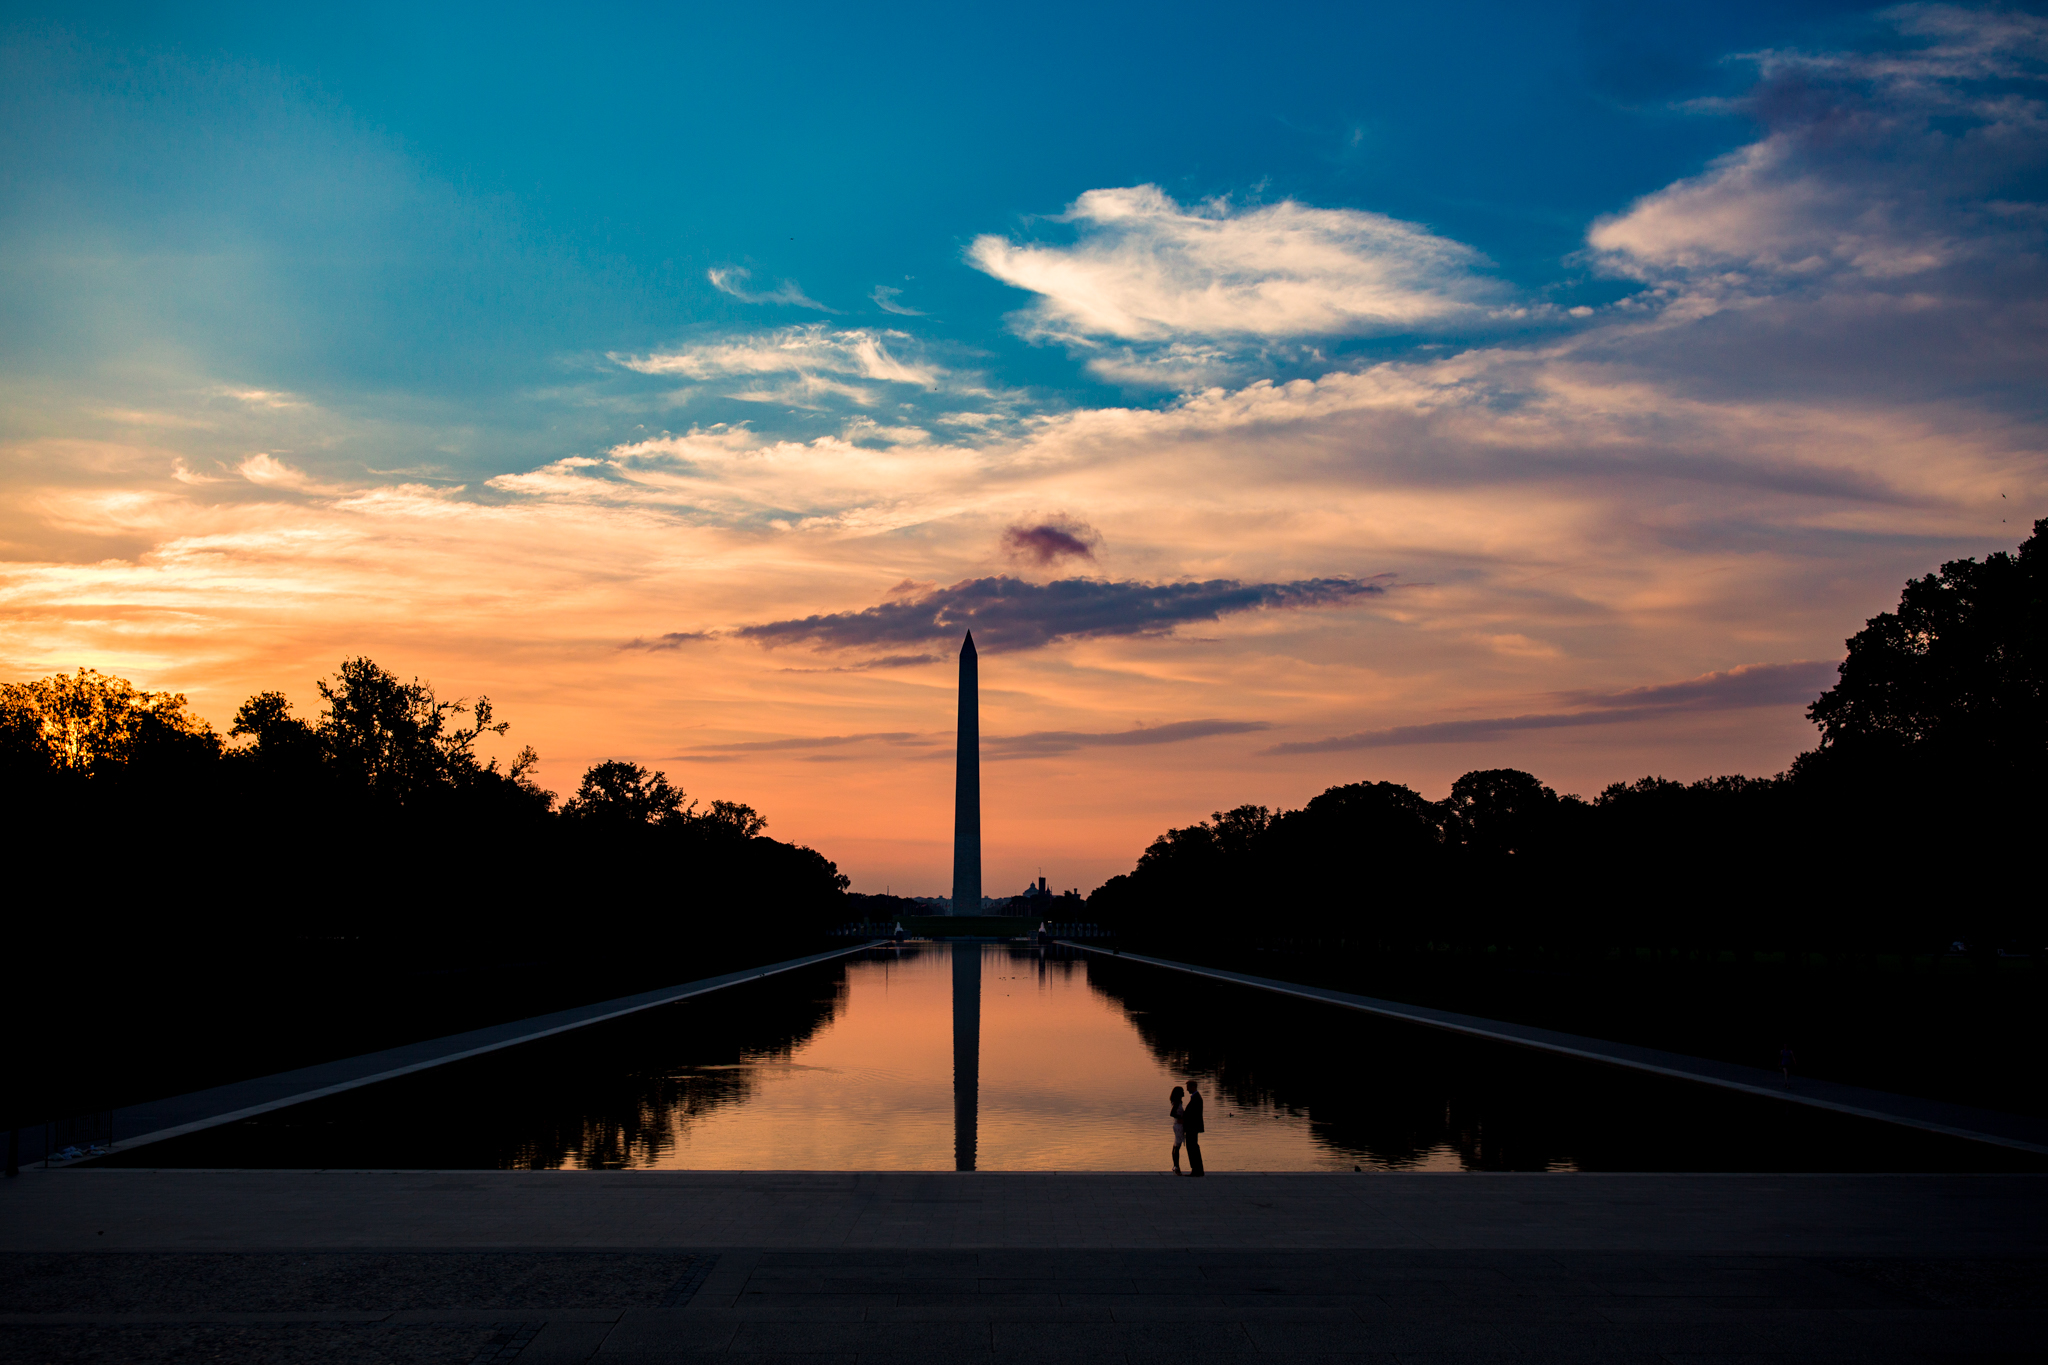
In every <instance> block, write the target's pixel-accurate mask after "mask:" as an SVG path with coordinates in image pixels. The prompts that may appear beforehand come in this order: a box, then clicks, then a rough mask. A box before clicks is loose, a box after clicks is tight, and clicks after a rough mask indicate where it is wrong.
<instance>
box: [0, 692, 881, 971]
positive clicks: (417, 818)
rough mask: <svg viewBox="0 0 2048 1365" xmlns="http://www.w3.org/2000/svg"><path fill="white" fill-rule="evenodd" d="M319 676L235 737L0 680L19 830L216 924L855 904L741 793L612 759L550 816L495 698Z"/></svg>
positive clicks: (176, 698)
mask: <svg viewBox="0 0 2048 1365" xmlns="http://www.w3.org/2000/svg"><path fill="white" fill-rule="evenodd" d="M316 688H317V691H318V694H319V697H320V699H321V702H322V705H321V708H320V710H319V712H318V713H317V714H316V715H315V716H313V717H311V718H304V717H301V716H299V715H297V714H295V712H294V709H293V707H292V704H291V701H290V700H289V698H287V697H286V696H285V695H284V693H282V692H279V691H263V692H259V693H257V694H256V695H254V696H252V697H250V698H249V699H248V700H247V701H245V702H243V703H242V705H241V707H240V708H239V709H238V710H237V711H236V713H235V717H234V721H233V724H232V725H231V726H230V727H229V729H228V734H227V740H226V742H225V743H224V742H223V740H222V738H221V736H219V735H218V734H216V733H215V732H214V730H213V729H212V727H211V726H209V725H208V724H207V723H206V722H205V721H204V720H202V719H200V718H199V717H198V716H196V715H195V714H193V712H192V710H191V708H190V706H189V705H188V703H187V701H186V699H185V698H184V697H183V696H182V695H179V694H176V693H170V692H150V691H146V690H143V689H140V688H137V687H135V686H134V685H133V684H131V683H129V682H128V681H126V680H125V679H121V678H116V677H112V676H110V675H107V674H103V673H98V672H94V671H93V670H90V669H81V670H79V671H78V672H77V673H76V674H73V675H66V674H58V675H55V676H53V677H49V678H43V679H40V680H37V681H33V682H23V683H9V684H4V685H0V772H4V777H5V791H6V796H7V803H8V807H9V810H8V821H9V825H10V828H11V830H12V831H13V832H14V833H15V834H16V835H17V836H18V837H20V838H21V839H22V841H23V846H24V847H36V848H39V849H41V850H44V851H45V852H46V853H47V852H54V853H56V854H58V855H59V856H63V857H65V858H67V859H68V860H69V862H70V864H71V865H73V866H78V867H86V868H90V869H91V878H92V885H93V889H94V890H95V891H96V892H98V893H100V898H101V899H105V898H111V897H116V896H123V895H125V896H128V897H130V898H131V900H132V899H133V898H135V897H142V898H143V899H142V900H141V901H140V902H137V903H150V904H160V903H162V899H163V896H164V894H165V893H166V892H167V891H169V890H170V889H172V888H178V889H180V890H182V891H185V892H187V893H189V894H190V895H191V896H194V897H198V898H201V899H203V900H204V901H205V903H206V904H207V905H208V906H209V907H210V908H209V912H208V921H207V925H206V928H205V929H204V930H203V932H206V933H213V932H252V931H254V932H264V933H277V932H283V933H288V934H289V933H294V932H304V933H314V934H324V933H336V932H339V933H359V932H366V933H372V934H387V933H396V932H401V931H402V932H406V933H414V934H417V933H422V932H426V933H440V934H447V933H457V934H476V933H503V932H508V931H515V929H516V928H517V927H518V926H532V925H536V924H538V923H539V922H541V921H542V920H543V919H545V918H546V917H547V916H548V915H549V914H552V913H555V912H556V911H557V910H559V908H561V907H565V906H570V905H580V904H588V903H593V902H597V903H605V904H608V905H613V906H616V905H619V904H622V903H635V904H639V905H643V906H645V905H652V904H655V903H662V904H666V905H668V906H669V907H671V909H670V910H669V911H668V912H667V918H665V919H664V920H663V921H662V925H661V929H660V932H663V933H667V932H670V931H671V930H672V929H673V930H675V931H682V930H683V928H684V926H685V925H688V924H691V923H693V922H694V923H696V924H697V925H698V928H697V929H696V930H694V932H699V933H703V932H714V927H713V926H715V924H717V923H725V924H730V923H734V922H739V921H740V920H741V919H742V916H741V914H740V907H741V906H746V907H747V908H748V915H747V916H746V917H745V918H746V922H747V923H750V924H759V923H769V924H773V923H783V924H786V926H787V927H788V928H789V929H790V930H792V931H799V932H810V931H814V930H816V929H818V928H820V927H822V926H826V925H830V924H836V923H838V922H840V921H841V920H842V919H843V918H844V912H843V906H842V904H841V902H840V893H841V892H842V891H843V889H844V887H845V886H846V878H845V877H844V876H842V875H840V873H839V870H838V868H836V867H835V866H833V864H832V863H831V862H830V861H829V860H827V859H825V858H824V857H822V856H821V855H819V854H818V853H816V852H815V851H814V850H811V849H807V848H801V847H797V846H793V845H789V844H784V843H780V842H778V841H776V840H773V839H770V838H768V837H767V835H766V829H767V820H766V818H765V817H763V816H762V815H761V814H760V812H758V811H756V810H754V809H753V808H752V807H750V806H747V805H745V804H743V803H740V802H734V801H713V802H711V803H710V805H709V806H708V807H706V808H704V809H702V810H699V809H698V807H697V804H696V803H695V802H694V801H691V800H690V799H689V797H688V796H687V795H686V794H685V793H684V792H683V791H682V790H681V788H679V787H677V786H675V785H674V784H672V783H671V782H670V781H669V780H668V778H667V776H666V775H665V774H663V773H659V772H649V771H648V770H647V769H646V768H644V767H641V766H640V765H638V764H636V763H632V762H629V761H626V760H621V759H609V760H606V761H603V762H600V763H597V764H594V765H592V766H591V767H590V769H589V770H588V771H586V772H585V773H584V774H583V776H582V779H581V781H580V782H579V784H578V786H577V789H576V794H575V795H574V796H573V797H572V798H571V799H570V800H569V801H568V802H567V803H566V804H565V805H564V806H563V807H562V809H561V810H560V811H557V810H556V809H555V798H554V795H553V794H552V793H550V792H548V791H545V790H543V789H542V788H541V787H540V786H539V785H538V784H537V783H536V782H535V780H534V770H535V768H536V765H537V764H538V763H539V758H538V756H537V755H536V754H535V753H534V751H533V750H532V748H531V747H527V748H524V749H522V750H520V751H519V753H518V754H517V755H516V756H515V757H514V758H512V759H511V761H510V762H509V763H505V762H501V761H500V760H498V759H496V758H491V757H487V756H486V755H485V753H484V752H482V750H483V749H484V747H485V742H486V741H487V740H497V739H501V738H502V737H503V736H505V735H506V733H507V732H508V731H509V729H510V724H509V722H507V721H504V720H502V719H499V718H498V716H497V715H496V712H495V710H494V708H493V707H492V705H491V701H490V699H489V698H488V697H477V698H476V699H475V700H474V701H472V700H470V699H468V698H455V699H446V698H443V697H442V696H440V695H439V694H437V693H436V691H435V690H434V688H433V686H432V685H431V684H430V683H427V682H425V681H422V680H421V679H418V678H414V679H412V680H410V681H407V680H405V679H403V678H401V677H400V676H399V675H397V674H395V673H393V672H391V671H389V670H387V669H384V668H382V667H380V666H379V665H378V664H376V663H375V662H374V661H372V660H370V659H368V658H361V657H357V658H350V659H345V660H343V661H342V663H341V665H340V667H339V668H337V669H336V671H335V673H334V674H333V675H332V676H331V677H329V678H323V679H321V680H320V681H319V682H318V683H317V684H316ZM285 907H290V908H289V909H286V908H285ZM761 908H765V909H767V910H768V912H769V917H768V919H767V920H765V921H763V920H762V919H761V917H760V915H759V914H758V913H756V911H757V910H758V909H761ZM158 928H159V930H160V931H161V932H163V933H166V934H173V935H180V934H189V933H192V932H195V926H193V925H191V924H189V923H174V922H169V921H165V922H161V923H159V925H158ZM639 932H641V933H642V934H643V935H644V934H646V933H647V932H649V930H648V929H647V928H645V927H643V928H642V929H641V930H640V931H639Z"/></svg>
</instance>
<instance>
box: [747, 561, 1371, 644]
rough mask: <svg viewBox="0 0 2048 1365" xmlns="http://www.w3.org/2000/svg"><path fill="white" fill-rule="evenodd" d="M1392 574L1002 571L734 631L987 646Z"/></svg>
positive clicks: (1173, 619)
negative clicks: (971, 641) (1181, 579)
mask: <svg viewBox="0 0 2048 1365" xmlns="http://www.w3.org/2000/svg"><path fill="white" fill-rule="evenodd" d="M1388 577H1389V576H1388V575H1381V576H1380V577H1378V578H1374V579H1356V578H1311V579H1302V580H1299V581H1297V582H1292V583H1240V582H1238V581H1237V580H1236V579H1229V578H1218V579H1212V580H1210V581H1209V582H1206V583H1136V582H1111V581H1108V580H1105V579H1097V578H1063V579H1058V580H1056V581H1054V582H1051V583H1032V582H1028V581H1026V580H1024V579H1021V578H1012V577H1010V576H1009V575H1007V574H1002V575H997V576H996V577H993V578H973V579H966V580H963V581H961V582H959V583H955V584H953V585H952V586H951V587H949V588H939V589H936V590H934V591H932V592H928V593H922V594H919V595H917V596H915V597H908V598H904V599H901V600H897V601H892V602H883V603H881V604H879V605H877V606H872V607H868V608H866V609H865V610H862V611H848V612H834V613H832V614H830V615H819V616H806V617H803V618H801V619H798V620H790V621H769V622H766V623H763V624H761V625H754V626H743V627H741V628H740V629H739V630H738V631H736V632H734V633H735V634H737V635H739V636H740V637H741V638H743V639H749V640H753V641H756V642H758V643H760V644H763V645H767V646H770V647H771V648H772V647H774V646H776V645H792V644H811V645H816V646H818V647H821V648H824V649H868V648H874V647H877V646H883V645H903V644H923V643H926V642H929V641H935V640H944V639H950V638H952V637H954V636H957V635H959V634H961V633H962V632H964V631H969V630H971V631H973V632H974V633H975V638H976V643H977V644H979V645H980V647H981V648H982V649H984V650H991V651H1002V650H1017V649H1036V648H1039V647H1040V646H1043V645H1049V644H1051V643H1053V642H1054V641H1056V640H1066V639H1090V638H1100V637H1104V636H1117V635H1163V634H1166V633H1168V632H1170V631H1171V630H1172V629H1173V628H1174V627H1175V626H1178V625H1183V624H1186V623H1188V622H1191V621H1215V620H1219V619H1221V618H1222V617H1225V616H1230V615H1235V614H1237V613H1240V612H1248V611H1258V610H1269V611H1277V610H1286V609H1290V608H1301V607H1325V606H1335V605H1340V604H1343V603H1347V602H1355V601H1358V600H1360V599H1362V598H1368V597H1377V596H1380V595H1382V594H1383V593H1385V592H1386V590H1387V581H1386V580H1387V579H1388Z"/></svg>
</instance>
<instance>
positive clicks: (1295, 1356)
mask: <svg viewBox="0 0 2048 1365" xmlns="http://www.w3.org/2000/svg"><path fill="white" fill-rule="evenodd" d="M2044 1215H2048V1177H2038V1176H2024V1175H2023V1176H1790V1177H1783V1176H1641V1175H1613V1176H1596V1175H1563V1176H1557V1175H1450V1174H1444V1175H1384V1174H1380V1175H1349V1176H1346V1175H1325V1174H1289V1175H1244V1174H1234V1175H1224V1174H1218V1175H1215V1176H1211V1177H1210V1178H1209V1179H1208V1180H1205V1181H1200V1182H1197V1181H1192V1180H1175V1179H1173V1178H1171V1177H1169V1176H1163V1175H1161V1176H1145V1175H991V1174H966V1175H955V1174H950V1173H947V1174H933V1175H914V1174H900V1175H899V1174H890V1175H810V1174H793V1175H755V1174H746V1175H742V1174H723V1175H721V1174H711V1173H701V1172H700V1173H641V1172H594V1173H574V1174H571V1173H553V1174H536V1173H504V1174H487V1175H477V1174H474V1173H462V1174H452V1173H451V1174H436V1173H431V1172H416V1173H375V1172H358V1173H342V1172H327V1173H314V1172H204V1171H140V1170H105V1171H102V1170H92V1169H89V1168H87V1169H73V1170H58V1171H50V1172H33V1173H24V1175H23V1176H22V1177H21V1178H20V1179H19V1180H16V1181H12V1182H7V1184H6V1186H5V1187H4V1188H0V1361H5V1362H24V1363H25V1362H34V1365H54V1363H55V1362H67V1361H79V1362H108V1365H115V1363H117V1362H118V1365H159V1363H161V1365H170V1363H171V1362H181V1361H187V1360H231V1361H261V1362H266V1365H295V1363H296V1362H302V1361H303V1362H313V1361H323V1362H331V1361H364V1362H428V1361H446V1362H451V1363H453V1365H473V1363H474V1362H485V1361H489V1362H504V1363H507V1365H510V1363H512V1362H516V1363H517V1365H548V1363H551V1362H566V1361H597V1362H620V1363H621V1365H630V1363H631V1362H657V1361H660V1362H683V1361H693V1362H699V1365H705V1362H708V1360H709V1358H711V1357H714V1356H716V1357H736V1358H738V1360H737V1361H736V1362H735V1365H741V1362H744V1365H770V1363H771V1362H784V1361H788V1362H796V1361H801V1362H802V1363H803V1365H871V1363H872V1365H911V1363H912V1362H917V1363H919V1365H936V1363H937V1362H952V1361H959V1362H968V1363H970V1365H1069V1363H1070V1362H1082V1363H1092V1362H1103V1363H1105V1365H1107V1363H1110V1362H1114V1363H1115V1365H1153V1362H1159V1365H1165V1362H1166V1361H1168V1360H1188V1359H1193V1360H1197V1361H1204V1360H1208V1359H1210V1358H1212V1357H1214V1358H1228V1359H1230V1360H1233V1361H1238V1362H1242V1365H1265V1362H1272V1365H1283V1363H1284V1365H1295V1363H1296V1362H1302V1363H1303V1365H1305V1363H1306V1362H1309V1361H1321V1362H1329V1363H1330V1365H1338V1363H1339V1362H1352V1363H1354V1365H1380V1363H1382V1362H1387V1363H1392V1362H1413V1363H1414V1365H1422V1363H1423V1362H1446V1363H1451V1362H1470V1365H1479V1363H1480V1362H1504V1361H1540V1360H1583V1361H1602V1362H1605V1361H1612V1362H1622V1361H1664V1362H1702V1365H1703V1363H1704V1362H1706V1361H1709V1360H1728V1361H1733V1360H1747V1361H1785V1362H1788V1365H1789V1362H1793V1361H1798V1362H1801V1363H1802V1365H1805V1363H1807V1362H1815V1361H1820V1362H1826V1361H1850V1360H1855V1361H1900V1362H1904V1361H1934V1360H1940V1361H1985V1362H1990V1361H2001V1360H2004V1361H2016V1360H2019V1359H2022V1358H2026V1359H2033V1358H2038V1351H2039V1343H2040V1341H2041V1333H2042V1331H2043V1329H2044V1328H2048V1301H2044V1287H2048V1216H2044Z"/></svg>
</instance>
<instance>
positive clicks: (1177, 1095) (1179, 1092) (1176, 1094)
mask: <svg viewBox="0 0 2048 1365" xmlns="http://www.w3.org/2000/svg"><path fill="white" fill-rule="evenodd" d="M1185 1094H1187V1091H1185V1090H1183V1089H1181V1088H1180V1087H1179V1086H1175V1087H1174V1088H1173V1093H1172V1094H1171V1095H1168V1096H1167V1097H1166V1098H1168V1099H1170V1100H1177V1099H1179V1098H1180V1097H1181V1096H1182V1095H1185Z"/></svg>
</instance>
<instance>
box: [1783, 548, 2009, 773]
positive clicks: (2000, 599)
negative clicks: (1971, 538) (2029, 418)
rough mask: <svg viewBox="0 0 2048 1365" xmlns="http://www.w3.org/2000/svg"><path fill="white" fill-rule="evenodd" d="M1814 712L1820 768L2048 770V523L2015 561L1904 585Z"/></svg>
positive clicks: (1964, 564)
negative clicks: (1889, 764)
mask: <svg viewBox="0 0 2048 1365" xmlns="http://www.w3.org/2000/svg"><path fill="white" fill-rule="evenodd" d="M1848 644H1849V655H1848V657H1847V658H1846V659H1844V660H1843V661H1842V668H1841V681H1839V682H1837V683H1836V684H1835V685H1834V686H1833V687H1831V688H1829V689H1828V690H1827V691H1826V692H1824V693H1822V694H1821V697H1820V699H1819V700H1817V701H1816V702H1814V703H1813V705H1812V706H1811V707H1809V708H1808V709H1807V715H1808V716H1809V717H1810V718H1811V719H1812V720H1813V723H1814V724H1815V725H1818V726H1819V727H1820V731H1821V742H1820V750H1819V754H1820V757H1821V758H1822V759H1823V760H1826V759H1833V758H1836V757H1841V758H1844V759H1847V760H1849V761H1850V762H1852V763H1858V764H1860V763H1867V762H1886V761H1900V760H1906V761H1911V762H1914V763H1915V764H1916V765H1919V764H1922V763H1925V764H1928V765H1931V766H1933V767H1935V768H1937V769H1946V770H1949V771H1951V772H1956V773H1957V774H1958V775H1961V774H1962V773H1969V774H1971V775H1973V776H1990V775H1992V774H2005V775H2009V776H2019V775H2022V774H2025V775H2027V776H2028V777H2029V778H2032V777H2034V776H2036V775H2038V774H2039V773H2040V772H2041V770H2042V768H2043V766H2044V762H2048V518H2043V519H2042V520H2040V521H2037V522H2035V523H2034V533H2033V535H2031V536H2029V537H2028V538H2027V540H2026V541H2025V542H2024V543H2023V544H2022V545H2021V546H2020V547H2019V551H2018V553H2016V554H2006V553H2004V552H2000V553H1997V554H1992V555H1987V556H1986V557H1985V559H1984V562H1983V563H1981V564H1980V563H1978V562H1977V561H1976V560H1974V559H1958V560H1953V561H1951V562H1949V563H1947V564H1944V565H1942V566H1941V572H1940V573H1937V574H1929V575H1928V576H1927V577H1925V578H1919V579H1914V580H1913V581H1912V582H1909V583H1908V584H1906V588H1905V591H1904V592H1903V593H1902V594H1901V595H1900V597H1899V606H1898V610H1896V611H1888V612H1884V613H1883V614H1881V615H1878V616H1873V617H1872V618H1870V621H1869V623H1868V624H1866V625H1865V626H1864V628H1863V629H1862V630H1861V631H1859V632H1857V633H1856V634H1855V635H1854V636H1852V637H1851V638H1850V640H1849V642H1848Z"/></svg>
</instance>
